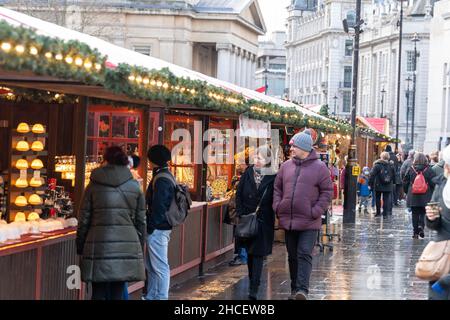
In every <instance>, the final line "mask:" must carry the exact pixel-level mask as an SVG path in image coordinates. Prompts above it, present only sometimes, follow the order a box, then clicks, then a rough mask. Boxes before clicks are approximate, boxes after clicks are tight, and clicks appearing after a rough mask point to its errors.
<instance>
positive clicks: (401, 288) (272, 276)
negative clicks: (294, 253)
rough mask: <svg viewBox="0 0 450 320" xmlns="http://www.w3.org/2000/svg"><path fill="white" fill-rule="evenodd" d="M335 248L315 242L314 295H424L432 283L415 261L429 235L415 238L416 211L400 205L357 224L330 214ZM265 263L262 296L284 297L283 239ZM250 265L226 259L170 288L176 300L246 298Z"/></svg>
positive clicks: (362, 216)
mask: <svg viewBox="0 0 450 320" xmlns="http://www.w3.org/2000/svg"><path fill="white" fill-rule="evenodd" d="M329 230H330V231H331V233H338V234H340V235H341V236H342V239H341V241H338V239H337V238H334V239H333V241H332V245H333V251H332V252H331V251H330V250H329V249H325V252H323V253H322V252H320V250H319V248H318V247H316V249H315V251H314V259H313V272H312V275H311V283H310V295H309V298H310V299H311V300H350V299H351V300H425V299H427V292H428V283H427V282H425V281H422V280H419V279H418V278H416V277H415V275H414V268H415V264H416V262H417V260H418V258H419V256H420V254H421V252H422V250H423V248H424V247H425V245H426V244H427V243H428V241H430V240H431V236H432V234H431V231H429V230H426V235H425V239H412V221H411V214H406V213H405V209H404V208H396V209H395V210H394V214H393V216H391V217H389V218H388V219H386V220H384V219H382V218H378V217H377V218H376V217H374V216H373V215H372V214H364V213H362V214H358V216H357V220H356V223H355V224H354V225H345V226H343V225H342V216H340V215H338V213H337V214H335V215H334V216H332V217H331V219H330V226H329ZM273 252H274V253H273V254H272V255H271V256H269V257H268V258H267V261H266V263H265V267H264V271H263V277H262V281H261V288H260V293H259V298H260V299H263V300H266V299H267V300H285V299H287V298H288V296H289V294H290V280H289V267H288V262H287V254H286V249H285V247H284V244H282V243H277V244H275V246H274V249H273ZM247 292H248V277H247V267H246V266H237V267H230V266H228V265H227V264H224V265H221V266H219V267H217V268H215V269H212V270H210V271H208V273H207V274H205V276H203V277H198V278H195V279H192V280H189V281H187V282H185V283H183V284H181V285H178V286H175V287H173V288H172V289H171V292H170V299H174V300H208V299H213V300H246V299H247Z"/></svg>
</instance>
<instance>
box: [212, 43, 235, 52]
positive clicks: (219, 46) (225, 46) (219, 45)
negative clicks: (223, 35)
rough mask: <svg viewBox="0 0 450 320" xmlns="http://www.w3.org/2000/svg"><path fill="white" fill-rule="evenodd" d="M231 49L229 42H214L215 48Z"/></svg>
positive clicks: (218, 49)
mask: <svg viewBox="0 0 450 320" xmlns="http://www.w3.org/2000/svg"><path fill="white" fill-rule="evenodd" d="M232 49H233V45H232V44H231V43H216V50H217V51H220V50H227V51H231V50H232Z"/></svg>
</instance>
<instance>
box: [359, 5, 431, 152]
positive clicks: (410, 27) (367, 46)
mask: <svg viewBox="0 0 450 320" xmlns="http://www.w3.org/2000/svg"><path fill="white" fill-rule="evenodd" d="M432 8H433V3H432V1H429V0H411V1H405V2H404V4H403V11H404V12H403V38H402V39H403V40H402V53H401V55H402V57H401V63H402V65H401V81H400V90H401V91H400V112H399V138H400V139H401V140H402V142H403V144H404V145H403V147H405V148H407V149H408V148H415V149H417V150H423V147H424V140H425V130H426V124H427V95H428V70H429V68H428V63H429V44H430V29H429V27H430V21H431V18H432ZM363 19H364V21H365V25H364V26H363V30H364V32H363V33H362V34H361V43H360V56H359V62H360V68H359V84H358V101H357V103H358V113H359V114H360V115H362V116H368V117H387V118H388V119H389V120H390V121H389V123H390V131H389V132H390V134H391V135H395V133H396V119H397V118H396V117H397V88H398V59H399V57H398V50H399V24H398V22H399V19H400V2H398V1H391V0H378V1H375V2H374V4H373V5H371V6H366V8H365V10H364V14H363ZM415 34H417V37H416V39H419V40H420V41H417V42H414V41H412V40H413V38H414V35H415ZM415 45H416V49H417V53H418V55H419V56H418V58H417V72H416V92H415V103H414V104H413V95H414V91H413V86H414V83H413V78H414V77H413V76H414V46H415ZM408 79H409V80H408ZM413 105H414V112H415V113H414V115H415V116H414V145H411V131H412V119H413V116H412V115H413ZM407 116H409V118H408V121H407Z"/></svg>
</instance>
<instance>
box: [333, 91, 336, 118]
mask: <svg viewBox="0 0 450 320" xmlns="http://www.w3.org/2000/svg"><path fill="white" fill-rule="evenodd" d="M333 99H334V115H336V112H337V108H336V101H337V97H336V95H334V98H333Z"/></svg>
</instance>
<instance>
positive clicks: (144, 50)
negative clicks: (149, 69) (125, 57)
mask: <svg viewBox="0 0 450 320" xmlns="http://www.w3.org/2000/svg"><path fill="white" fill-rule="evenodd" d="M133 50H134V51H136V52H139V53H142V54H145V55H146V56H151V55H152V47H151V46H133Z"/></svg>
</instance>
